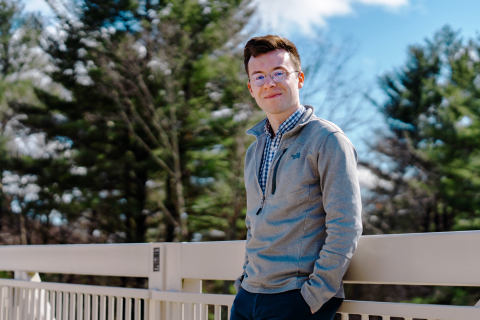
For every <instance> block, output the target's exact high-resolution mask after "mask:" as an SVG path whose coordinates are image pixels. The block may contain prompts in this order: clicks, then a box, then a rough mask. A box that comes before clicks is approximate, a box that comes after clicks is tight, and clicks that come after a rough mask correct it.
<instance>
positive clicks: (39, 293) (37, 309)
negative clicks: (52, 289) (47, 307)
mask: <svg viewBox="0 0 480 320" xmlns="http://www.w3.org/2000/svg"><path fill="white" fill-rule="evenodd" d="M34 295H35V308H34V309H35V312H34V315H33V316H34V319H35V320H41V319H40V317H41V313H40V309H41V305H42V299H41V298H42V289H40V288H39V289H35V291H34Z"/></svg>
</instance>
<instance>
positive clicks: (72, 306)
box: [69, 292, 77, 320]
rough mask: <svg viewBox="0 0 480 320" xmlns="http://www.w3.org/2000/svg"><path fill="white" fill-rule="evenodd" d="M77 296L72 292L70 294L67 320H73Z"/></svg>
mask: <svg viewBox="0 0 480 320" xmlns="http://www.w3.org/2000/svg"><path fill="white" fill-rule="evenodd" d="M76 300H77V294H76V293H73V292H70V304H69V308H70V309H69V310H70V315H69V317H70V318H69V319H70V320H75V306H76V305H77V302H76Z"/></svg>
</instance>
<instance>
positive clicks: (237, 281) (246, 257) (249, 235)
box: [233, 215, 252, 293]
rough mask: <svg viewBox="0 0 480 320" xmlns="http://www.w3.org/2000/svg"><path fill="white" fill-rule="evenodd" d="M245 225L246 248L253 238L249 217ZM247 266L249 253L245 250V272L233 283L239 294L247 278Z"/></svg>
mask: <svg viewBox="0 0 480 320" xmlns="http://www.w3.org/2000/svg"><path fill="white" fill-rule="evenodd" d="M245 224H246V225H247V241H246V242H245V247H246V246H247V243H248V241H249V240H250V238H251V237H252V234H251V232H250V219H249V218H248V215H247V217H246V218H245ZM247 265H248V255H247V251H246V250H245V261H244V262H243V272H242V274H241V275H240V276H239V277H238V278H237V279H236V280H235V282H234V283H233V286H234V287H235V290H236V291H237V293H238V292H239V291H240V285H241V284H242V281H243V278H244V277H245V269H246V268H247Z"/></svg>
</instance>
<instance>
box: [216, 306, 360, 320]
mask: <svg viewBox="0 0 480 320" xmlns="http://www.w3.org/2000/svg"><path fill="white" fill-rule="evenodd" d="M214 316H215V320H221V319H222V306H221V305H219V304H216V305H215V311H214ZM362 320H363V319H362Z"/></svg>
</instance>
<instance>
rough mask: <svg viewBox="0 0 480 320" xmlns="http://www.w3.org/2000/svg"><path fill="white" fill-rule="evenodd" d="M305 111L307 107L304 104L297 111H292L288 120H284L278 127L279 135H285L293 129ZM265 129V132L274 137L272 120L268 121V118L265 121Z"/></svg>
mask: <svg viewBox="0 0 480 320" xmlns="http://www.w3.org/2000/svg"><path fill="white" fill-rule="evenodd" d="M305 111H306V109H305V107H304V106H303V105H300V108H298V109H297V111H295V112H294V113H292V114H291V115H290V117H288V118H287V120H285V121H283V123H282V124H281V125H280V127H278V130H277V135H283V134H284V133H285V132H288V131H290V130H292V128H293V127H294V126H295V124H297V122H298V120H300V118H301V117H302V116H303V114H304V113H305ZM264 130H265V133H266V134H267V135H269V136H270V138H273V136H274V135H273V128H272V125H271V124H270V121H268V118H267V121H266V122H265V126H264Z"/></svg>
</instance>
